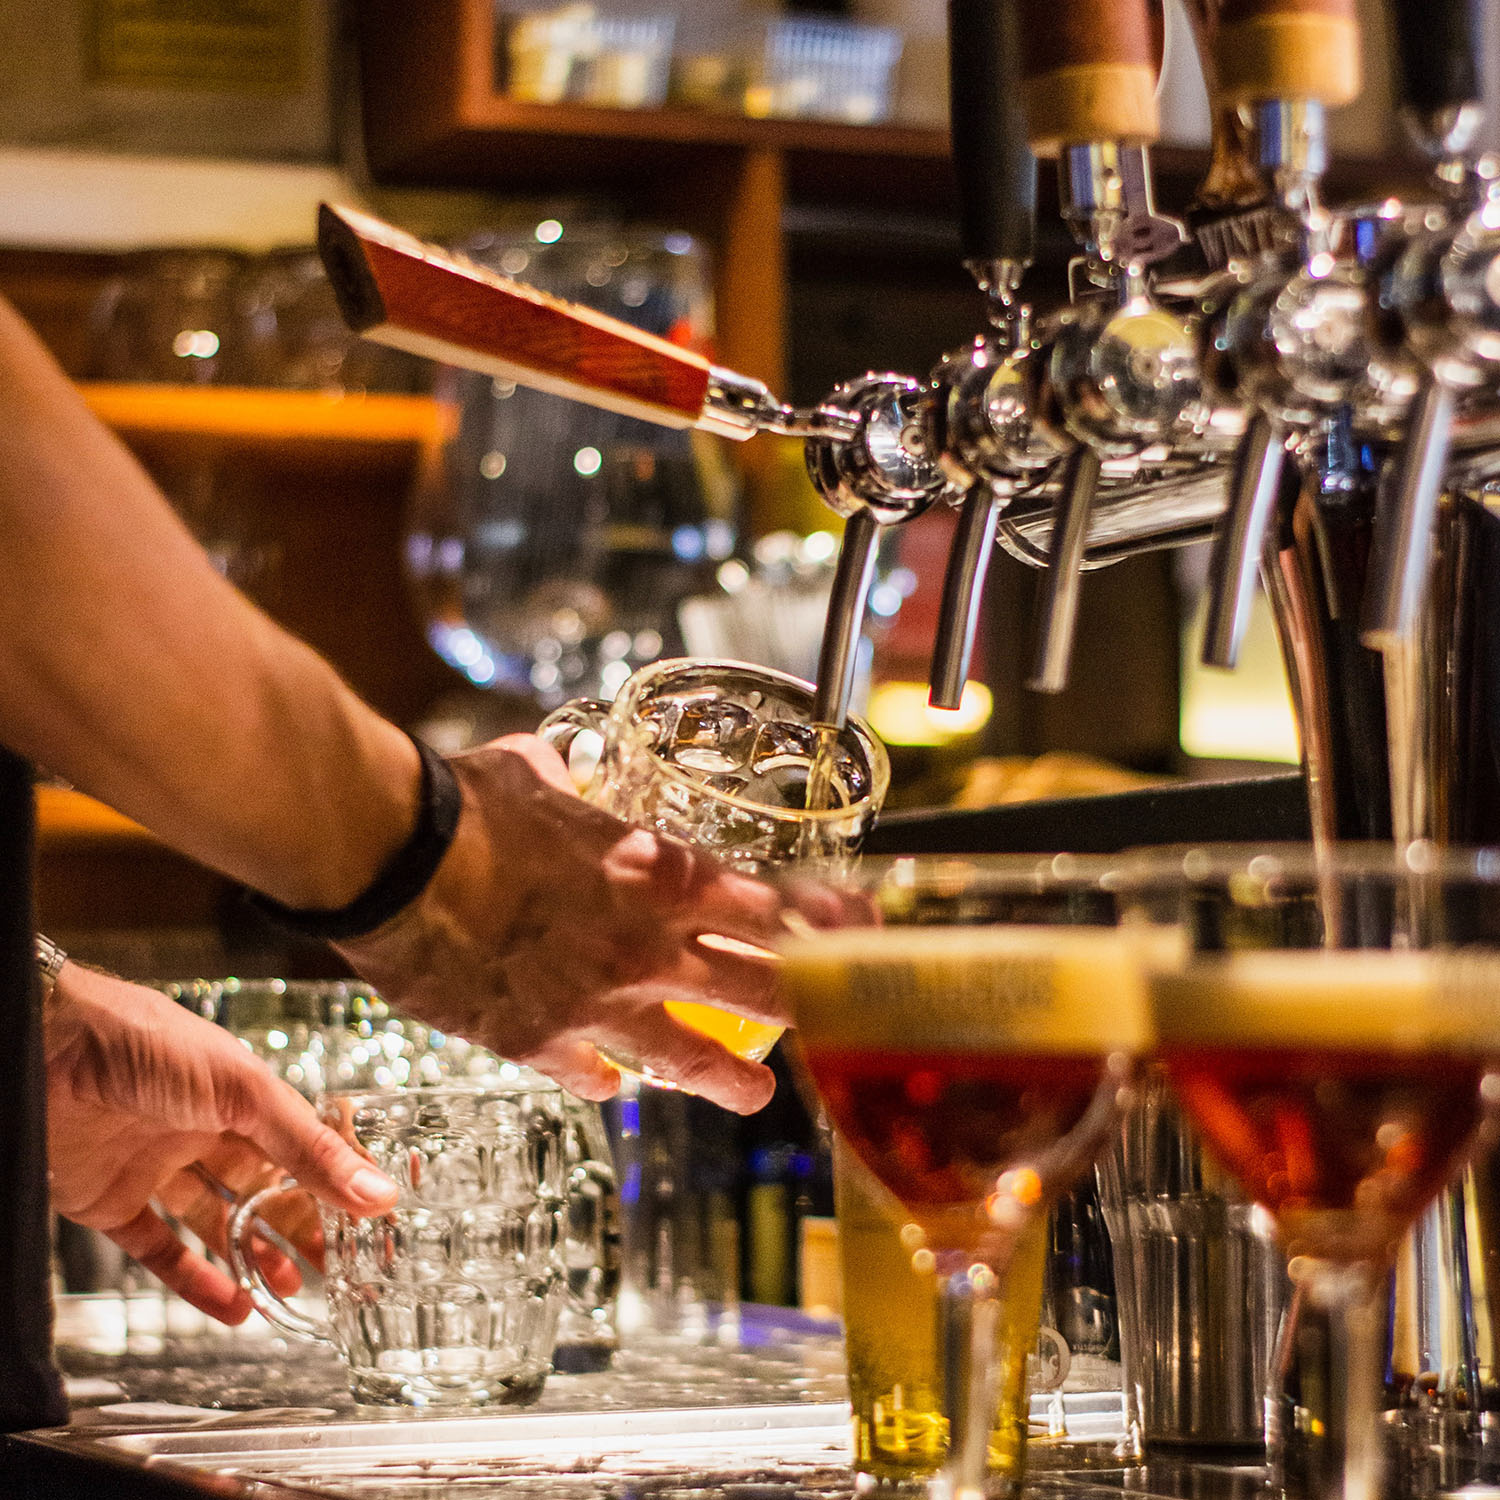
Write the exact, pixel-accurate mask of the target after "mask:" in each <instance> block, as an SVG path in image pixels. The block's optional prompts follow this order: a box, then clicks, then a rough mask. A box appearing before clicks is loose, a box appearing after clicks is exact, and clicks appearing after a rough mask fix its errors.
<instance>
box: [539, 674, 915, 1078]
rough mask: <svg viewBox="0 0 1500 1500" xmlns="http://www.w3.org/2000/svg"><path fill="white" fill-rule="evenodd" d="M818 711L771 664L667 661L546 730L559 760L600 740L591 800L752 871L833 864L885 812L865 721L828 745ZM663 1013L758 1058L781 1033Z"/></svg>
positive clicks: (707, 1014) (877, 758)
mask: <svg viewBox="0 0 1500 1500" xmlns="http://www.w3.org/2000/svg"><path fill="white" fill-rule="evenodd" d="M812 707H813V689H812V686H811V685H810V684H809V683H806V682H802V681H800V680H799V679H798V678H796V677H789V676H787V675H786V674H784V673H781V672H773V671H771V670H770V669H769V668H765V667H754V666H747V665H746V664H744V663H743V662H734V661H693V660H671V661H659V662H655V663H653V664H652V665H651V666H648V667H643V668H641V670H640V671H638V672H637V673H636V674H635V675H634V676H633V677H631V678H630V679H629V680H628V681H627V682H626V683H625V685H624V686H623V687H622V688H621V689H620V692H619V696H618V697H616V699H615V701H614V702H613V703H612V704H610V703H603V702H599V701H597V700H593V699H576V700H575V701H573V702H571V703H565V704H563V706H562V707H561V708H559V709H557V710H555V711H554V712H553V713H551V714H549V715H548V716H547V718H545V719H544V720H543V721H542V723H541V725H540V727H539V729H538V733H539V734H540V735H541V736H542V737H543V738H544V739H546V740H548V741H549V742H550V743H551V744H552V745H554V746H555V747H556V748H557V749H558V750H559V751H560V752H561V753H562V755H563V756H564V758H568V757H569V755H570V752H571V750H572V747H573V743H574V741H575V740H576V739H577V738H578V736H579V735H580V734H583V733H585V732H590V733H592V734H594V735H597V736H598V738H599V740H600V741H601V742H602V744H601V748H600V751H599V758H598V762H597V764H596V765H595V767H594V770H593V775H592V778H591V779H590V781H589V783H588V785H587V786H586V787H585V789H584V796H585V797H586V798H587V799H588V800H589V801H590V802H592V803H593V804H594V805H595V806H596V807H600V808H603V809H604V811H606V812H610V813H613V814H615V816H616V817H619V818H623V819H624V820H625V821H626V822H627V823H634V824H637V825H638V826H640V827H643V828H649V829H651V830H652V832H654V833H658V834H662V835H664V836H665V837H667V838H672V839H677V840H678V841H680V842H682V843H687V844H692V845H693V846H695V847H696V848H699V849H703V850H706V851H708V852H709V853H711V854H714V855H716V856H718V857H719V858H720V859H722V860H724V861H726V862H727V863H728V864H729V865H731V866H732V867H733V868H735V869H737V870H741V871H743V872H744V873H745V874H749V875H764V874H766V873H767V872H769V871H770V870H772V869H775V868H777V867H781V866H785V865H788V864H790V863H792V862H793V861H809V862H814V863H816V864H818V865H819V866H820V867H823V868H833V869H838V868H840V867H841V866H842V865H843V864H844V863H845V862H846V861H847V860H848V858H849V857H850V856H851V855H852V854H854V853H855V851H856V850H857V849H858V847H859V842H860V840H861V838H863V836H864V834H865V832H866V830H867V829H868V828H869V827H870V824H871V823H872V822H873V821H874V819H875V815H876V813H877V812H879V810H880V804H881V802H882V801H883V800H884V798H885V792H886V787H887V785H888V784H889V782H890V764H889V762H888V760H887V759H886V754H885V749H884V747H883V746H882V745H881V744H880V742H879V740H877V739H876V738H875V735H874V732H873V731H872V730H871V729H870V728H869V726H868V725H866V724H865V723H864V722H863V720H861V719H859V718H857V717H855V716H853V715H851V716H850V718H849V722H848V724H847V726H846V727H845V728H844V729H843V730H842V731H841V732H840V733H839V734H838V735H837V737H830V736H829V735H828V734H827V733H826V732H824V731H820V730H819V729H818V728H816V727H815V726H814V725H813V723H812ZM815 763H817V764H818V765H819V766H826V769H827V773H828V775H827V791H826V793H825V794H823V795H821V796H815V797H814V799H813V800H814V803H815V805H814V806H813V807H811V808H809V806H808V801H809V797H808V784H809V780H810V778H811V776H812V773H813V772H814V767H815ZM819 780H820V782H821V778H819ZM708 941H709V942H710V943H712V941H713V939H712V938H710V939H708ZM667 1009H668V1010H669V1011H670V1012H671V1013H672V1015H673V1016H674V1017H675V1018H676V1019H677V1020H679V1021H681V1022H683V1023H684V1024H685V1025H689V1026H692V1027H693V1028H694V1029H695V1030H697V1031H701V1032H703V1033H704V1034H705V1035H706V1036H710V1037H712V1038H714V1040H715V1041H718V1042H721V1043H722V1044H723V1045H724V1046H725V1047H727V1048H728V1049H729V1050H730V1051H731V1052H734V1053H736V1054H737V1055H738V1056H740V1057H748V1058H752V1059H754V1060H755V1061H759V1060H760V1059H761V1058H763V1057H765V1055H766V1054H767V1053H768V1052H769V1051H770V1050H771V1048H772V1047H773V1046H774V1045H775V1044H776V1039H777V1038H778V1037H779V1036H780V1035H781V1028H780V1027H778V1026H769V1025H766V1024H765V1023H764V1022H761V1021H751V1020H747V1019H745V1018H743V1017H741V1016H736V1015H732V1014H731V1013H729V1012H728V1011H724V1010H719V1009H717V1008H715V1007H713V1006H708V1005H695V1004H692V1003H690V1002H685V1001H668V1002H667ZM610 1060H611V1061H612V1062H615V1063H619V1064H621V1065H622V1066H624V1067H625V1068H626V1069H627V1070H629V1071H632V1072H636V1073H639V1074H641V1075H642V1076H643V1077H648V1078H649V1077H650V1074H649V1071H648V1070H646V1069H644V1068H641V1067H639V1066H638V1065H636V1064H635V1063H634V1062H633V1061H632V1060H631V1059H630V1058H620V1057H617V1056H614V1055H613V1054H611V1057H610ZM652 1081H653V1082H660V1080H656V1079H653V1080H652Z"/></svg>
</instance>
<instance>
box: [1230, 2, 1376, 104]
mask: <svg viewBox="0 0 1500 1500" xmlns="http://www.w3.org/2000/svg"><path fill="white" fill-rule="evenodd" d="M1212 48H1213V67H1214V74H1215V78H1216V80H1217V84H1218V90H1219V96H1220V97H1221V98H1222V99H1223V100H1224V101H1225V102H1226V103H1229V104H1263V103H1268V102H1271V101H1277V100H1302V101H1309V102H1312V103H1316V104H1321V105H1325V106H1327V107H1329V108H1335V107H1337V106H1338V105H1341V104H1348V103H1349V102H1350V101H1351V100H1352V99H1354V98H1355V97H1356V96H1357V95H1358V93H1359V89H1360V53H1359V22H1358V18H1357V14H1356V9H1355V0H1224V3H1223V5H1222V6H1221V8H1220V12H1219V24H1218V27H1217V30H1216V33H1215V35H1214V37H1213V43H1212Z"/></svg>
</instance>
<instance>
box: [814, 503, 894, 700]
mask: <svg viewBox="0 0 1500 1500" xmlns="http://www.w3.org/2000/svg"><path fill="white" fill-rule="evenodd" d="M881 529H882V528H881V526H880V523H879V522H878V521H876V520H875V518H874V517H873V516H872V515H871V514H870V512H869V511H867V510H865V511H859V512H857V513H856V514H854V515H852V516H850V517H849V522H848V525H846V526H845V527H844V539H843V542H842V544H841V546H840V548H839V560H838V566H837V567H836V568H835V569H834V574H833V588H832V591H831V592H830V594H829V597H828V616H827V619H826V621H825V622H824V625H823V644H822V646H821V648H820V649H819V651H818V681H817V688H816V691H815V693H814V695H813V723H814V724H821V725H824V726H826V727H828V728H830V729H842V728H843V727H844V724H845V723H846V722H847V720H848V718H849V702H850V699H851V698H853V696H854V677H855V673H856V672H857V670H858V668H859V637H860V632H861V630H862V628H863V626H864V622H865V603H866V601H867V600H868V599H869V597H870V584H871V582H872V580H873V579H874V577H875V556H876V553H877V552H878V550H879V547H880V533H881Z"/></svg>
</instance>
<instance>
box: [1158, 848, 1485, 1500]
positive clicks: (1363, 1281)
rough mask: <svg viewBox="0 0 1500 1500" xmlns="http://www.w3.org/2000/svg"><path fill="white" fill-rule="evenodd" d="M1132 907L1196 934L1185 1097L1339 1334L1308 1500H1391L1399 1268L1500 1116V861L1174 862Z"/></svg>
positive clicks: (1185, 1031)
mask: <svg viewBox="0 0 1500 1500" xmlns="http://www.w3.org/2000/svg"><path fill="white" fill-rule="evenodd" d="M1130 885H1131V887H1132V891H1131V895H1130V897H1129V906H1130V910H1131V913H1132V916H1133V917H1136V918H1140V919H1143V920H1144V921H1145V922H1148V923H1149V922H1151V921H1165V922H1168V923H1180V924H1181V926H1182V927H1183V928H1185V939H1186V941H1185V946H1184V950H1183V952H1182V953H1181V955H1180V957H1179V961H1177V962H1174V963H1166V964H1157V965H1154V966H1153V969H1152V972H1151V974H1150V990H1151V1006H1152V1013H1153V1022H1154V1025H1155V1029H1156V1032H1157V1038H1158V1045H1159V1047H1160V1050H1161V1054H1162V1056H1163V1058H1164V1060H1165V1063H1166V1067H1167V1072H1168V1076H1169V1077H1170V1079H1171V1080H1172V1083H1173V1086H1174V1087H1175V1089H1176V1091H1177V1094H1178V1096H1179V1098H1180V1100H1181V1102H1182V1104H1183V1106H1184V1108H1185V1109H1186V1111H1187V1112H1188V1114H1189V1115H1190V1116H1191V1118H1192V1119H1193V1121H1194V1123H1195V1124H1196V1125H1197V1127H1198V1129H1199V1131H1200V1132H1201V1133H1202V1135H1203V1137H1204V1139H1205V1141H1206V1142H1207V1144H1208V1146H1209V1148H1210V1149H1211V1150H1212V1151H1213V1152H1214V1153H1215V1154H1216V1155H1217V1156H1218V1157H1219V1159H1220V1160H1221V1162H1222V1164H1223V1165H1224V1166H1225V1167H1226V1168H1227V1169H1228V1170H1229V1171H1230V1172H1231V1173H1232V1174H1233V1175H1234V1176H1235V1177H1236V1178H1237V1179H1238V1180H1239V1182H1240V1184H1241V1186H1242V1187H1243V1188H1244V1190H1245V1191H1246V1192H1247V1193H1248V1194H1249V1195H1250V1196H1252V1197H1253V1198H1254V1199H1255V1200H1256V1201H1257V1202H1259V1203H1261V1204H1263V1205H1264V1206H1265V1207H1266V1208H1267V1209H1268V1210H1269V1211H1270V1213H1271V1215H1272V1216H1273V1218H1274V1220H1275V1223H1276V1227H1277V1232H1278V1234H1279V1237H1280V1239H1281V1241H1282V1243H1283V1246H1284V1248H1285V1249H1286V1251H1287V1253H1288V1257H1289V1270H1290V1272H1291V1275H1292V1279H1293V1281H1294V1283H1295V1284H1296V1286H1297V1293H1298V1297H1299V1299H1300V1301H1301V1303H1302V1305H1303V1307H1304V1308H1305V1309H1309V1310H1311V1311H1313V1312H1315V1313H1317V1312H1321V1313H1323V1314H1325V1315H1326V1316H1327V1318H1328V1319H1329V1322H1330V1337H1329V1342H1328V1346H1327V1349H1326V1351H1325V1354H1324V1362H1323V1363H1321V1364H1320V1365H1319V1366H1318V1367H1317V1368H1316V1370H1315V1372H1314V1373H1315V1376H1316V1378H1307V1376H1308V1371H1307V1369H1306V1368H1304V1369H1303V1371H1302V1373H1303V1375H1304V1379H1303V1381H1302V1399H1303V1400H1304V1401H1311V1402H1319V1401H1321V1402H1323V1403H1325V1407H1326V1409H1319V1410H1313V1411H1311V1412H1310V1413H1308V1415H1307V1417H1306V1418H1305V1419H1304V1420H1301V1421H1299V1422H1298V1424H1297V1426H1298V1428H1299V1430H1300V1431H1302V1432H1303V1433H1304V1434H1307V1435H1310V1441H1311V1446H1310V1447H1309V1452H1308V1457H1307V1462H1308V1470H1309V1482H1310V1488H1311V1489H1312V1491H1313V1493H1314V1494H1315V1495H1317V1496H1320V1497H1329V1500H1335V1497H1337V1500H1377V1497H1378V1496H1379V1495H1380V1493H1381V1487H1380V1486H1381V1472H1382V1451H1381V1437H1380V1427H1379V1424H1378V1421H1377V1393H1378V1390H1379V1385H1380V1354H1381V1348H1382V1336H1383V1334H1384V1331H1385V1326H1386V1315H1387V1303H1388V1293H1387V1286H1388V1277H1389V1274H1390V1271H1391V1268H1392V1265H1393V1263H1394V1259H1395V1255H1396V1250H1397V1246H1398V1244H1399V1242H1400V1240H1401V1239H1402V1237H1403V1236H1404V1235H1405V1234H1406V1232H1407V1231H1408V1230H1409V1229H1410V1228H1411V1226H1412V1225H1413V1224H1414V1223H1415V1222H1416V1220H1417V1218H1418V1216H1419V1215H1420V1214H1421V1212H1422V1210H1423V1209H1424V1208H1426V1206H1427V1205H1428V1204H1429V1203H1430V1202H1431V1201H1432V1199H1433V1198H1434V1197H1435V1196H1436V1195H1437V1194H1438V1192H1439V1191H1440V1190H1441V1189H1442V1188H1443V1186H1444V1185H1445V1184H1446V1183H1447V1182H1448V1181H1449V1180H1450V1179H1451V1178H1452V1177H1453V1176H1454V1174H1455V1173H1456V1172H1457V1171H1458V1169H1459V1168H1460V1166H1461V1165H1462V1163H1463V1162H1464V1161H1465V1159H1466V1158H1467V1156H1468V1155H1469V1154H1470V1152H1471V1151H1473V1149H1474V1147H1475V1144H1476V1142H1477V1141H1479V1140H1480V1139H1481V1138H1483V1137H1484V1136H1485V1135H1487V1134H1489V1133H1491V1132H1492V1131H1493V1128H1494V1122H1495V1117H1496V1109H1497V1103H1500V1072H1496V1071H1495V1070H1494V1069H1495V1065H1496V1063H1497V1062H1500V852H1496V851H1459V850H1439V849H1436V848H1434V847H1433V846H1430V845H1425V844H1415V845H1412V846H1409V847H1408V848H1405V849H1397V848H1394V847H1392V846H1370V847H1360V846H1347V847H1342V848H1340V847H1335V848H1332V849H1329V850H1321V851H1315V850H1313V849H1312V848H1311V847H1304V846H1297V847H1291V848H1282V849H1276V848H1260V849H1253V848H1252V849H1236V848H1220V849H1213V848H1208V849H1196V850H1192V851H1189V852H1186V853H1184V852H1183V851H1181V850H1178V851H1176V852H1175V853H1170V854H1168V853H1161V854H1156V855H1147V856H1143V857H1142V858H1141V860H1140V861H1139V863H1138V864H1137V866H1136V868H1135V872H1134V875H1133V876H1132V879H1131V881H1130ZM1306 1440H1307V1439H1304V1441H1306Z"/></svg>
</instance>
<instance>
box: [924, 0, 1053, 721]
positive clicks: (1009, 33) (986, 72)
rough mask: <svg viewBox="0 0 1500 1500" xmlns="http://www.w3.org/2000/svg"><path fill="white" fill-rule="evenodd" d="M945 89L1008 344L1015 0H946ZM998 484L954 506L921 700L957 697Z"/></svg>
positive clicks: (1016, 118) (1024, 155)
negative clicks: (926, 682) (954, 520)
mask: <svg viewBox="0 0 1500 1500" xmlns="http://www.w3.org/2000/svg"><path fill="white" fill-rule="evenodd" d="M948 38H949V47H948V54H949V58H950V70H949V83H950V89H949V99H950V101H951V106H952V110H951V117H950V118H951V124H952V137H953V164H954V167H955V168H956V170H957V175H958V208H959V213H958V217H959V225H960V229H961V231H962V237H963V238H962V243H963V254H964V264H965V265H966V266H968V268H969V270H970V271H971V272H972V273H973V275H974V279H975V280H976V281H977V282H978V283H979V285H980V287H981V288H982V289H983V290H984V291H985V292H986V293H987V294H988V295H989V297H990V300H991V314H992V317H993V318H994V320H995V321H996V322H997V323H999V324H1001V325H1002V327H1003V335H1002V336H1003V338H1004V340H1005V348H1007V349H1009V348H1011V347H1013V341H1014V340H1015V338H1016V337H1017V329H1018V327H1019V320H1020V315H1019V313H1018V312H1017V310H1016V308H1015V307H1014V304H1013V300H1012V299H1013V297H1014V293H1015V291H1016V287H1017V286H1018V284H1019V282H1020V278H1021V273H1022V272H1023V271H1024V270H1025V268H1026V267H1027V265H1029V264H1030V262H1031V256H1032V251H1033V248H1034V241H1035V236H1036V158H1035V157H1033V156H1032V154H1031V149H1030V147H1029V146H1028V145H1027V144H1026V129H1025V123H1024V121H1023V119H1022V116H1021V109H1020V100H1019V95H1018V90H1017V87H1016V84H1017V80H1018V79H1019V77H1020V15H1019V10H1018V8H1017V6H1016V5H1015V3H1014V0H948ZM1000 503H1001V491H1000V490H999V489H998V488H997V487H996V486H995V484H994V483H993V482H992V480H991V479H990V478H989V477H988V476H986V475H983V474H976V475H975V477H974V480H973V482H972V483H971V484H970V485H969V488H968V489H967V491H965V494H964V499H963V504H962V505H961V506H960V508H959V513H958V526H957V529H956V530H955V532H954V535H953V543H952V546H951V548H950V550H949V553H948V568H947V571H946V573H945V574H944V576H943V598H942V604H941V606H940V608H939V610H938V620H937V632H936V635H935V636H934V639H933V643H932V670H931V672H930V674H929V678H928V680H929V683H930V691H929V695H928V701H929V702H930V703H931V704H932V706H933V707H934V708H945V709H954V708H957V707H958V706H959V705H960V703H961V702H962V701H963V693H964V684H965V683H966V682H967V681H968V677H969V662H970V660H971V659H972V657H973V654H974V635H975V631H976V630H977V628H978V625H979V607H980V603H981V602H982V599H983V595H984V580H985V575H986V573H987V572H988V571H989V565H990V556H991V553H992V550H993V545H994V538H995V517H996V515H997V514H998V513H999V510H1000Z"/></svg>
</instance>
